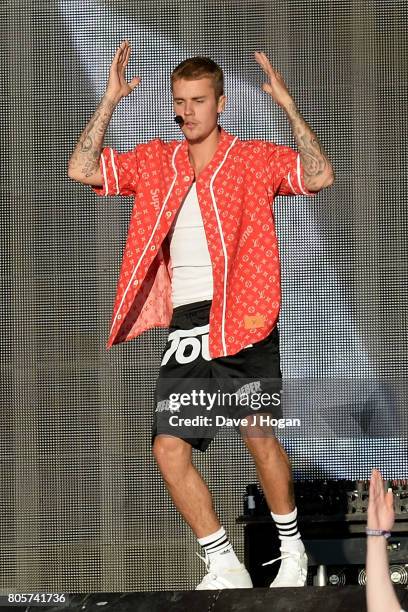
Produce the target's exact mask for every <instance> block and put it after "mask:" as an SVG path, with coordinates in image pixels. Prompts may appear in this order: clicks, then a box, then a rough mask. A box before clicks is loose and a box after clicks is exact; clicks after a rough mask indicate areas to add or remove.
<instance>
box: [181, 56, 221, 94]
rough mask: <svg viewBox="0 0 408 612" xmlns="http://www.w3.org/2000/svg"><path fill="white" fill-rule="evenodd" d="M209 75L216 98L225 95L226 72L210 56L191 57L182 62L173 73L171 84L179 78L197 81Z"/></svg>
mask: <svg viewBox="0 0 408 612" xmlns="http://www.w3.org/2000/svg"><path fill="white" fill-rule="evenodd" d="M204 77H208V78H210V79H211V80H212V83H213V87H214V91H215V98H216V100H218V99H219V97H220V96H222V95H224V74H223V72H222V69H221V68H220V67H219V66H218V64H216V63H215V62H214V61H213V60H212V59H210V58H209V57H201V56H197V57H190V58H189V59H186V60H184V61H183V62H181V63H180V64H179V65H178V66H176V68H175V69H174V70H173V72H172V73H171V86H172V87H173V84H174V82H175V81H178V80H179V79H185V80H186V81H195V80H197V79H203V78H204Z"/></svg>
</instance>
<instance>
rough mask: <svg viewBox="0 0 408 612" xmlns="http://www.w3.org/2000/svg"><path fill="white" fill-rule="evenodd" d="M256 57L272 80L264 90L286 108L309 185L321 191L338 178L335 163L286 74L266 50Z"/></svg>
mask: <svg viewBox="0 0 408 612" xmlns="http://www.w3.org/2000/svg"><path fill="white" fill-rule="evenodd" d="M255 60H256V61H257V62H258V64H259V65H260V66H261V68H262V69H263V71H264V72H265V74H267V75H268V77H269V83H264V84H263V87H262V89H263V90H264V91H265V92H266V93H268V94H270V95H271V96H272V98H273V99H274V100H275V102H276V103H277V104H279V106H281V107H282V109H283V110H284V111H285V113H286V115H287V116H288V119H289V121H290V124H291V126H292V130H293V135H294V138H295V140H296V144H297V146H298V150H299V155H300V161H301V163H302V166H303V171H304V182H305V187H306V188H307V189H309V191H319V190H320V189H322V188H323V187H328V186H329V185H332V184H333V183H334V180H335V177H334V171H333V166H332V165H331V163H330V160H329V159H328V157H327V155H326V153H325V152H324V151H323V148H322V146H321V144H320V143H319V141H318V138H317V136H316V134H315V133H314V132H313V131H312V130H311V128H310V127H309V126H308V124H307V123H306V121H305V120H304V119H303V117H302V115H301V114H300V113H299V111H298V109H297V107H296V104H295V103H294V101H293V98H292V96H291V95H290V93H289V91H288V88H287V87H286V84H285V82H284V80H283V78H282V76H281V75H280V74H279V72H278V71H277V70H275V69H274V68H273V67H272V66H271V63H270V61H269V60H268V58H267V57H266V55H265V53H262V52H260V51H257V52H256V53H255Z"/></svg>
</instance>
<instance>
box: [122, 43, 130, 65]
mask: <svg viewBox="0 0 408 612" xmlns="http://www.w3.org/2000/svg"><path fill="white" fill-rule="evenodd" d="M130 52H131V49H130V45H129V46H128V48H127V49H126V54H125V58H124V61H123V66H124V68H126V66H127V65H128V61H129V57H130Z"/></svg>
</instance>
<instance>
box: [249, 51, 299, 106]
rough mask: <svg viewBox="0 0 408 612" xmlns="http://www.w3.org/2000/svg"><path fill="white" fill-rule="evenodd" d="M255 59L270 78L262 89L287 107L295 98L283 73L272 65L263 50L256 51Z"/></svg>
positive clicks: (280, 104)
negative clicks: (287, 85)
mask: <svg viewBox="0 0 408 612" xmlns="http://www.w3.org/2000/svg"><path fill="white" fill-rule="evenodd" d="M255 60H256V61H257V62H258V64H259V65H260V66H261V68H262V70H263V71H264V72H265V74H266V75H267V76H268V78H269V83H264V84H263V86H262V89H263V90H264V91H265V92H266V93H268V94H269V95H271V96H272V98H273V99H274V100H275V102H276V103H277V104H279V106H281V107H282V108H285V107H287V106H288V105H289V104H290V103H291V102H292V101H293V100H292V96H291V95H290V93H289V91H288V88H287V87H286V84H285V81H284V80H283V77H282V75H281V74H279V72H278V71H277V70H275V68H273V67H272V66H271V63H270V61H269V60H268V58H267V57H266V55H265V53H263V52H262V51H256V52H255Z"/></svg>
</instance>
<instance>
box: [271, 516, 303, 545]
mask: <svg viewBox="0 0 408 612" xmlns="http://www.w3.org/2000/svg"><path fill="white" fill-rule="evenodd" d="M271 516H272V518H273V520H274V521H275V524H276V527H277V530H278V533H279V538H280V539H281V540H299V539H300V533H299V530H298V525H297V508H295V509H294V510H293V511H292V512H289V513H288V514H274V513H273V512H271Z"/></svg>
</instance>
